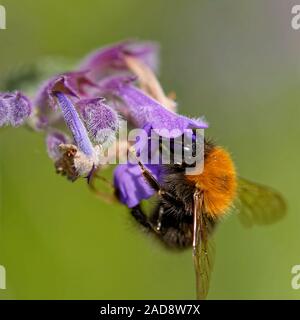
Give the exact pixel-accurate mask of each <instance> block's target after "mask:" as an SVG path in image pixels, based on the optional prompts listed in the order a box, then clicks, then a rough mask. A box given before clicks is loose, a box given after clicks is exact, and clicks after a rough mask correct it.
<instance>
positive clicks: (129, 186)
mask: <svg viewBox="0 0 300 320" xmlns="http://www.w3.org/2000/svg"><path fill="white" fill-rule="evenodd" d="M146 167H147V168H148V169H149V170H150V171H151V173H152V174H153V176H154V177H155V178H156V179H159V176H160V173H161V167H160V166H158V165H146ZM114 186H115V188H116V190H117V195H118V198H119V200H120V201H121V202H122V203H123V204H125V205H126V206H127V207H128V208H133V207H135V206H136V205H138V204H139V203H140V202H141V201H142V200H143V199H149V198H150V197H152V196H153V195H154V193H155V191H154V190H153V189H152V188H151V187H150V186H149V184H148V183H147V182H146V181H145V178H144V177H143V175H142V174H141V169H140V167H139V166H138V165H133V164H120V165H118V166H117V167H116V169H115V171H114Z"/></svg>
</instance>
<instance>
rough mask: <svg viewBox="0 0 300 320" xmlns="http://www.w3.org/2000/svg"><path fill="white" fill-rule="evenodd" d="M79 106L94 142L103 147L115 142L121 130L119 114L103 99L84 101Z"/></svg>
mask: <svg viewBox="0 0 300 320" xmlns="http://www.w3.org/2000/svg"><path fill="white" fill-rule="evenodd" d="M77 105H78V107H79V111H80V112H81V115H82V118H83V120H84V121H85V123H86V125H87V129H88V131H89V133H90V135H91V137H92V138H93V140H94V141H95V142H97V143H99V144H101V145H103V144H110V143H111V142H113V141H114V139H115V137H116V133H117V131H118V128H119V117H118V114H117V112H116V111H115V110H113V109H112V108H110V107H109V106H108V105H106V104H105V103H104V99H103V98H95V99H84V100H81V101H79V103H78V104H77Z"/></svg>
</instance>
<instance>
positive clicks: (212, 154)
mask: <svg viewBox="0 0 300 320" xmlns="http://www.w3.org/2000/svg"><path fill="white" fill-rule="evenodd" d="M186 177H187V179H188V180H189V181H192V182H193V183H195V185H196V187H197V188H198V189H200V190H201V191H203V205H204V209H205V212H206V213H207V214H209V215H212V216H213V217H220V216H222V215H224V214H225V213H226V211H227V210H228V209H229V208H230V206H231V204H232V201H233V200H234V198H235V194H236V188H237V179H236V171H235V167H234V163H233V161H232V159H231V157H230V155H229V153H228V152H227V151H225V150H224V149H223V148H221V147H214V148H213V149H212V150H210V151H209V153H208V154H207V155H206V157H205V161H204V171H203V172H202V173H201V174H200V175H187V176H186Z"/></svg>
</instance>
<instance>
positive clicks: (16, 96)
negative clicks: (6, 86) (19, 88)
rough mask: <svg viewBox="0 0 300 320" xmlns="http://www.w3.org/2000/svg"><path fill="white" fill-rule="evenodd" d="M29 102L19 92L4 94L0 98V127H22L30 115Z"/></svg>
mask: <svg viewBox="0 0 300 320" xmlns="http://www.w3.org/2000/svg"><path fill="white" fill-rule="evenodd" d="M31 112H32V107H31V102H30V100H29V99H28V98H27V97H26V96H25V95H24V94H22V93H21V92H15V93H6V94H2V95H1V97H0V126H1V125H4V124H11V125H12V126H13V127H18V126H20V125H22V124H23V123H24V122H25V120H26V119H27V118H28V117H29V116H30V115H31Z"/></svg>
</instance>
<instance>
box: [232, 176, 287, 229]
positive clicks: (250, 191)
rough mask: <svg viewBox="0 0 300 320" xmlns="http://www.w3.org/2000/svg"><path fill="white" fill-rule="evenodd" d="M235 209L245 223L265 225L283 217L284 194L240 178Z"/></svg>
mask: <svg viewBox="0 0 300 320" xmlns="http://www.w3.org/2000/svg"><path fill="white" fill-rule="evenodd" d="M238 185H239V187H238V196H237V199H236V201H235V204H234V206H235V210H237V213H238V217H239V218H240V221H241V223H242V224H243V225H245V226H247V227H251V226H252V225H254V224H256V225H265V224H271V223H273V222H276V221H277V220H279V219H281V218H282V217H283V216H284V215H285V212H286V204H285V201H284V200H283V198H282V196H281V195H280V194H279V193H278V192H277V191H275V190H273V189H271V188H269V187H265V186H262V185H259V184H256V183H253V182H250V181H248V180H246V179H243V178H239V181H238Z"/></svg>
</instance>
